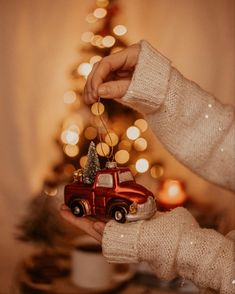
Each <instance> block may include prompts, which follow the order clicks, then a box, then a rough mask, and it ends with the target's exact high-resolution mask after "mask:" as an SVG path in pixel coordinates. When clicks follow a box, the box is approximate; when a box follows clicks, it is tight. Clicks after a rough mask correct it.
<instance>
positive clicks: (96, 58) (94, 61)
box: [90, 55, 102, 65]
mask: <svg viewBox="0 0 235 294" xmlns="http://www.w3.org/2000/svg"><path fill="white" fill-rule="evenodd" d="M101 59H102V57H101V56H99V55H95V56H92V57H91V59H90V64H91V65H94V64H95V63H96V62H98V61H100V60H101Z"/></svg>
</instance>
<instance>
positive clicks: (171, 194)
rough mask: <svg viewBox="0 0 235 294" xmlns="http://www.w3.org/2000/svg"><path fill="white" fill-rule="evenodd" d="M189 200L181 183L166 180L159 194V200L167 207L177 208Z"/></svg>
mask: <svg viewBox="0 0 235 294" xmlns="http://www.w3.org/2000/svg"><path fill="white" fill-rule="evenodd" d="M186 198H187V195H186V193H185V191H184V189H183V186H182V184H181V182H180V181H177V180H171V179H168V180H165V181H164V182H163V185H162V188H161V189H160V191H159V193H158V200H159V202H160V203H162V204H163V205H165V206H166V207H176V206H179V205H182V204H183V203H184V202H185V200H186Z"/></svg>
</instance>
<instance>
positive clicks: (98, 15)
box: [93, 7, 107, 18]
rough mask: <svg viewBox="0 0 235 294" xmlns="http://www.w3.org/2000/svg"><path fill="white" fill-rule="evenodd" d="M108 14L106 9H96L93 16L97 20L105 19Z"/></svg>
mask: <svg viewBox="0 0 235 294" xmlns="http://www.w3.org/2000/svg"><path fill="white" fill-rule="evenodd" d="M106 14H107V10H106V9H105V8H101V7H99V8H96V9H95V10H94V12H93V15H94V16H95V17H96V18H104V17H105V16H106Z"/></svg>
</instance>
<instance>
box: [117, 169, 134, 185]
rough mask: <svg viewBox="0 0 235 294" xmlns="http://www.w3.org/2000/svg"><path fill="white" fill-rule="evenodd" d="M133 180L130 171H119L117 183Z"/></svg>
mask: <svg viewBox="0 0 235 294" xmlns="http://www.w3.org/2000/svg"><path fill="white" fill-rule="evenodd" d="M129 181H134V179H133V176H132V174H131V172H129V171H125V172H119V183H120V184H121V183H124V182H129Z"/></svg>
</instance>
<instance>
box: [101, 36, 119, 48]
mask: <svg viewBox="0 0 235 294" xmlns="http://www.w3.org/2000/svg"><path fill="white" fill-rule="evenodd" d="M115 41H116V40H115V38H114V37H113V36H105V37H104V38H103V40H102V44H103V45H104V47H107V48H110V47H112V46H113V45H114V44H115Z"/></svg>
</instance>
